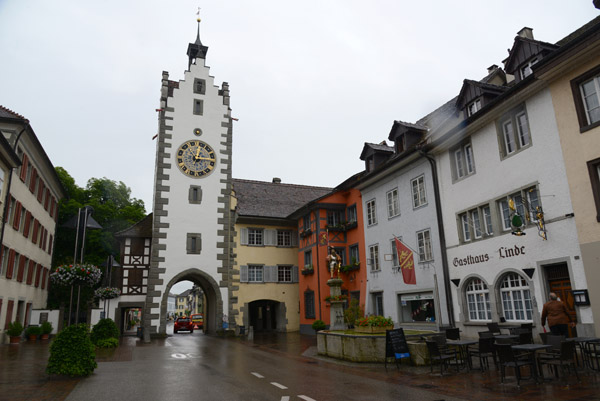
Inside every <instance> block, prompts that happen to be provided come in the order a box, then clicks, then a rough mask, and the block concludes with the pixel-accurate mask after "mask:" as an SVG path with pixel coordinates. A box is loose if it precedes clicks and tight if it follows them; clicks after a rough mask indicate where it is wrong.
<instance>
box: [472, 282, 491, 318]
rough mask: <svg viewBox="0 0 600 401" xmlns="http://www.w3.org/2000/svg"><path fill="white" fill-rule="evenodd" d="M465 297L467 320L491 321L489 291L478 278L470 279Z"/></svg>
mask: <svg viewBox="0 0 600 401" xmlns="http://www.w3.org/2000/svg"><path fill="white" fill-rule="evenodd" d="M466 295H467V307H468V309H469V320H492V311H491V308H490V291H489V290H488V286H487V284H485V283H484V282H483V281H481V280H480V279H478V278H474V279H471V281H469V284H468V285H467V290H466Z"/></svg>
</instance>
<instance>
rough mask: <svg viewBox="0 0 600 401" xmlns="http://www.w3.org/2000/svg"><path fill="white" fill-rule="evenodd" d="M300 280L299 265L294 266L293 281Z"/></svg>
mask: <svg viewBox="0 0 600 401" xmlns="http://www.w3.org/2000/svg"><path fill="white" fill-rule="evenodd" d="M297 282H298V266H292V283H297Z"/></svg>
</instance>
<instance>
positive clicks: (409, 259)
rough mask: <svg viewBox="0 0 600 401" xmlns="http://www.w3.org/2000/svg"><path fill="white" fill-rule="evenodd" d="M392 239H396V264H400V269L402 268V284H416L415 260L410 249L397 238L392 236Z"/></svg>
mask: <svg viewBox="0 0 600 401" xmlns="http://www.w3.org/2000/svg"><path fill="white" fill-rule="evenodd" d="M394 240H395V241H396V252H398V264H399V265H400V270H402V278H403V279H404V284H417V277H416V276H415V262H414V258H413V253H412V251H411V250H410V249H409V248H408V247H407V246H406V245H404V244H403V243H402V241H400V240H399V239H398V238H395V237H394Z"/></svg>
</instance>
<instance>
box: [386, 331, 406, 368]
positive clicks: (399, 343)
mask: <svg viewBox="0 0 600 401" xmlns="http://www.w3.org/2000/svg"><path fill="white" fill-rule="evenodd" d="M392 357H393V358H394V360H395V361H398V359H400V360H402V358H410V352H409V351H408V344H407V343H406V337H405V336H404V329H395V330H388V331H386V333H385V361H386V365H387V359H388V358H392ZM386 367H387V366H386Z"/></svg>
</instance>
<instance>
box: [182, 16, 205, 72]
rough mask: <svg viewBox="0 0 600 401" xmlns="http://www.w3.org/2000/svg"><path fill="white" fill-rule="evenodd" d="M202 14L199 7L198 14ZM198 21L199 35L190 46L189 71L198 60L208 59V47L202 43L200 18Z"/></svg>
mask: <svg viewBox="0 0 600 401" xmlns="http://www.w3.org/2000/svg"><path fill="white" fill-rule="evenodd" d="M197 14H200V8H199V7H198V13H197ZM196 21H198V34H197V35H196V41H195V42H194V43H190V44H189V45H188V50H187V55H188V57H189V62H188V69H189V68H190V66H191V65H192V64H196V59H197V58H201V59H206V53H208V46H204V45H203V44H202V41H200V21H201V19H200V16H199V15H198V18H197V19H196Z"/></svg>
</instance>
